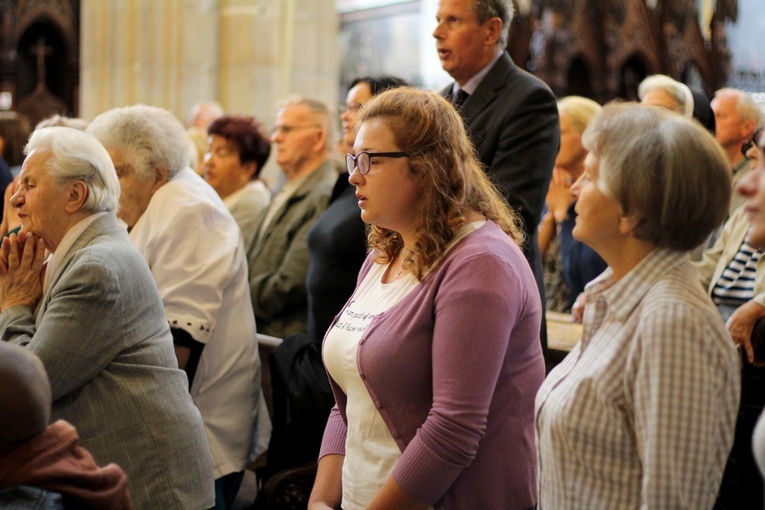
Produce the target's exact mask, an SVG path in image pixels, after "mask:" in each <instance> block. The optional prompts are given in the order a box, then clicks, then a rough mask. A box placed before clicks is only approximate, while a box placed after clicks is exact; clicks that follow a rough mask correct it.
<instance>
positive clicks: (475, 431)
mask: <svg viewBox="0 0 765 510" xmlns="http://www.w3.org/2000/svg"><path fill="white" fill-rule="evenodd" d="M372 264H373V262H372V259H371V256H370V257H368V258H367V260H366V261H365V262H364V266H363V267H362V269H361V272H360V274H359V281H361V280H362V279H363V278H364V276H365V275H366V274H367V273H368V271H369V269H370V267H371V265H372ZM541 317H542V313H541V303H540V299H539V294H538V292H537V286H536V283H535V281H534V277H533V275H532V273H531V269H530V268H529V266H528V263H527V262H526V259H525V258H524V256H523V254H522V252H521V250H520V249H519V248H518V247H517V246H516V245H515V244H513V243H512V242H511V241H510V240H509V238H508V237H507V236H506V235H505V234H504V232H502V230H501V229H500V228H499V227H498V226H497V225H496V224H494V223H493V222H490V221H488V222H486V224H485V225H484V226H482V227H481V228H479V229H478V230H476V231H475V232H473V233H471V234H469V235H468V236H466V237H465V238H464V239H462V240H461V241H460V242H459V243H458V244H457V245H456V246H455V247H454V248H453V249H452V250H451V251H450V252H449V253H448V254H447V255H446V257H445V258H444V259H443V260H442V261H441V262H440V263H439V264H438V265H437V266H436V268H435V269H434V270H433V271H431V272H430V273H429V274H428V275H427V276H426V277H425V278H424V279H423V281H422V282H420V284H419V285H418V286H417V287H415V288H414V289H413V290H412V292H410V293H409V294H408V295H407V296H406V297H405V298H404V299H403V300H402V301H401V302H399V303H398V304H397V305H395V306H393V307H392V308H390V309H389V310H387V311H386V312H383V313H381V314H380V315H379V316H377V317H375V318H374V319H373V320H372V323H371V324H370V325H369V328H368V329H367V331H366V332H365V334H364V336H363V337H362V339H361V341H360V342H359V349H358V354H357V364H358V367H359V372H360V374H361V377H362V379H363V380H364V382H365V384H366V387H367V390H368V391H369V394H370V395H371V397H372V400H373V401H374V403H375V405H376V407H377V408H378V409H379V410H380V414H381V415H382V418H383V420H384V421H385V424H386V425H387V427H388V429H389V430H390V432H391V434H392V435H393V438H394V439H395V440H396V442H397V443H398V446H399V448H400V449H401V451H402V456H401V458H400V459H399V461H398V463H397V464H396V466H395V468H394V470H393V477H394V479H395V480H396V482H397V483H398V484H399V485H400V486H401V488H402V489H403V490H404V491H405V492H406V493H407V494H409V495H410V496H412V497H414V498H415V499H418V500H420V501H423V502H426V503H428V504H435V505H436V507H437V508H444V509H448V510H451V509H474V508H502V509H507V510H512V509H525V508H529V507H532V506H534V504H535V503H536V451H535V447H534V396H535V395H536V392H537V389H538V388H539V386H540V385H541V384H542V380H543V379H544V361H543V358H542V351H541V347H540V342H539V331H540V322H541ZM330 383H331V385H332V390H333V392H334V394H335V400H336V402H337V404H336V406H335V407H334V408H333V410H332V413H331V414H330V417H329V420H328V423H327V427H326V429H325V432H324V439H323V441H322V447H321V453H320V456H324V455H327V454H331V453H339V454H343V453H344V450H345V433H346V425H345V419H346V418H345V413H344V411H345V406H346V396H345V394H344V393H343V392H342V390H341V389H340V387H339V386H338V385H337V384H336V383H335V382H334V381H332V380H331V378H330Z"/></svg>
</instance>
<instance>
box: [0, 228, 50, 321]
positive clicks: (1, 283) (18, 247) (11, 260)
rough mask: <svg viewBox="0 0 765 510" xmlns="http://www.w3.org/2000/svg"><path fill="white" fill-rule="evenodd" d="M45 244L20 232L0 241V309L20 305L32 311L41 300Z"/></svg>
mask: <svg viewBox="0 0 765 510" xmlns="http://www.w3.org/2000/svg"><path fill="white" fill-rule="evenodd" d="M45 254H46V252H45V242H44V241H43V239H42V238H41V237H38V236H35V235H33V234H27V233H24V232H21V233H19V234H18V235H16V234H11V236H9V237H6V238H5V239H3V243H2V246H1V247H0V290H2V292H0V307H1V308H2V310H6V309H8V308H10V307H11V306H16V305H24V306H28V307H29V308H31V309H32V310H34V309H35V307H36V306H37V303H38V302H39V301H40V299H41V298H42V291H43V278H44V277H45V270H44V263H45Z"/></svg>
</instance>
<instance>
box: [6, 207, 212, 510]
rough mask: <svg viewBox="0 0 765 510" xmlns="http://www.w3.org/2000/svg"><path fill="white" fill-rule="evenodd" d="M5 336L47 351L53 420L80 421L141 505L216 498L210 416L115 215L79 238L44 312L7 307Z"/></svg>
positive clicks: (87, 441)
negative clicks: (193, 390) (199, 405)
mask: <svg viewBox="0 0 765 510" xmlns="http://www.w3.org/2000/svg"><path fill="white" fill-rule="evenodd" d="M0 338H1V339H2V340H4V341H8V342H11V343H14V344H18V345H23V346H26V348H28V349H29V350H30V351H32V352H34V353H35V354H36V355H37V356H38V357H40V359H41V360H42V362H43V364H44V365H45V369H46V371H47V373H48V377H49V379H50V383H51V389H52V392H53V412H52V419H53V420H58V419H63V420H66V421H68V422H70V423H71V424H73V425H74V426H75V427H76V428H77V430H78V432H79V433H80V437H81V440H82V445H83V446H84V447H85V448H86V449H88V450H89V451H90V452H91V453H92V454H93V456H94V457H95V459H96V461H97V463H98V464H99V465H104V464H108V463H111V462H115V463H117V464H118V465H119V466H120V467H122V468H123V469H124V470H125V472H126V473H127V475H128V485H129V490H130V493H131V497H132V501H133V506H134V508H136V509H140V508H179V509H188V508H200V509H201V508H209V507H211V506H213V504H214V492H213V476H212V461H211V458H210V452H209V448H208V446H207V441H206V439H205V433H204V429H203V428H202V419H201V417H200V415H199V411H198V410H197V409H196V407H195V406H194V403H193V402H192V400H191V396H190V395H189V393H188V383H187V379H186V374H185V373H184V372H183V371H181V370H179V369H178V364H177V361H176V358H175V353H174V351H173V339H172V336H171V334H170V329H169V326H168V323H167V321H166V320H165V315H164V311H163V308H162V302H161V301H160V298H159V293H158V291H157V287H156V285H155V284H154V280H153V278H152V276H151V273H150V272H149V268H148V266H147V265H146V262H144V260H143V259H142V258H141V255H140V254H139V253H138V251H136V250H135V248H133V247H132V246H131V244H130V240H129V239H128V235H127V232H126V231H125V229H124V227H122V226H120V225H118V223H117V219H116V217H115V216H114V215H113V214H109V215H106V216H104V217H101V218H98V219H96V220H95V221H94V222H93V223H92V224H91V225H89V226H88V227H87V228H86V229H85V231H84V232H83V233H82V234H81V235H80V237H79V238H78V239H77V240H76V241H75V243H74V245H73V246H72V248H71V249H70V250H69V252H68V253H67V254H66V256H65V257H64V259H63V260H62V262H61V265H60V266H59V269H58V271H57V272H56V274H54V275H52V277H51V281H50V285H49V286H48V290H47V292H46V293H45V295H44V296H43V297H42V300H41V301H40V304H39V305H38V307H37V311H36V313H35V312H33V311H32V310H30V309H29V308H28V307H26V306H14V307H11V308H8V309H7V310H5V311H4V312H3V313H2V315H0Z"/></svg>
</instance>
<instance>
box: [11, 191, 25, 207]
mask: <svg viewBox="0 0 765 510" xmlns="http://www.w3.org/2000/svg"><path fill="white" fill-rule="evenodd" d="M23 203H24V199H23V195H22V192H21V189H18V190H17V191H16V193H14V194H13V195H12V196H11V207H21V206H22V204H23Z"/></svg>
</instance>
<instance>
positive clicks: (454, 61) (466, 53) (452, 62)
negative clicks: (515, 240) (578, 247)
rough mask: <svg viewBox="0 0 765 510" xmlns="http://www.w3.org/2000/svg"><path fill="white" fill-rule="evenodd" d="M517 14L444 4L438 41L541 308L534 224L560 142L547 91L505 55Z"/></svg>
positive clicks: (508, 7) (505, 4) (485, 2)
mask: <svg viewBox="0 0 765 510" xmlns="http://www.w3.org/2000/svg"><path fill="white" fill-rule="evenodd" d="M512 15H513V8H512V3H511V2H510V1H509V0H440V1H439V4H438V13H437V15H436V20H437V22H438V26H437V27H436V29H435V30H434V31H433V37H434V38H435V39H436V48H437V49H438V57H439V58H440V59H441V65H442V67H443V69H444V71H446V72H448V73H449V74H450V75H451V77H452V78H454V83H452V84H451V85H449V86H447V87H446V88H445V89H444V90H442V91H441V95H442V96H444V97H446V98H448V99H450V100H451V101H452V102H453V103H454V104H455V106H456V107H457V108H458V109H459V110H460V112H461V113H462V116H463V117H464V118H465V125H466V126H467V128H468V132H469V133H470V137H471V139H472V140H473V143H474V145H475V147H476V150H477V151H478V157H479V159H480V160H481V162H482V163H483V164H484V165H486V169H487V171H488V172H489V174H490V175H491V177H492V178H493V180H494V182H495V183H496V184H497V185H498V186H499V188H500V191H501V192H502V194H503V196H504V197H505V199H506V200H507V202H508V203H509V204H510V205H511V206H512V207H513V209H514V210H515V211H516V212H517V213H518V214H519V216H520V218H521V219H522V222H523V230H524V232H525V234H526V243H525V244H524V254H525V255H526V258H527V260H528V261H529V264H530V265H531V268H532V270H533V271H534V276H535V277H536V280H537V285H538V286H539V290H540V295H541V296H542V302H543V303H544V287H543V283H542V259H541V256H540V253H539V246H538V243H537V225H538V223H539V219H540V217H541V215H542V208H543V207H544V201H545V194H546V193H547V187H548V185H549V183H550V178H551V176H552V168H553V164H554V162H555V155H556V154H557V153H558V146H559V144H560V129H559V127H558V109H557V106H556V103H555V96H554V95H553V93H552V92H551V91H550V89H549V87H548V86H547V85H545V83H544V82H542V81H541V80H539V79H538V78H536V77H534V76H532V75H531V74H529V73H527V72H525V71H523V70H521V69H520V68H518V67H517V66H516V65H515V64H514V63H513V61H512V59H511V58H510V56H509V55H508V54H507V53H506V52H505V51H504V49H505V46H506V45H507V32H508V27H509V25H510V21H511V20H512ZM542 331H543V332H544V331H545V328H544V327H543V328H542ZM544 337H545V335H544V334H543V339H544ZM543 344H546V342H545V341H544V340H543ZM545 350H546V349H545Z"/></svg>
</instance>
